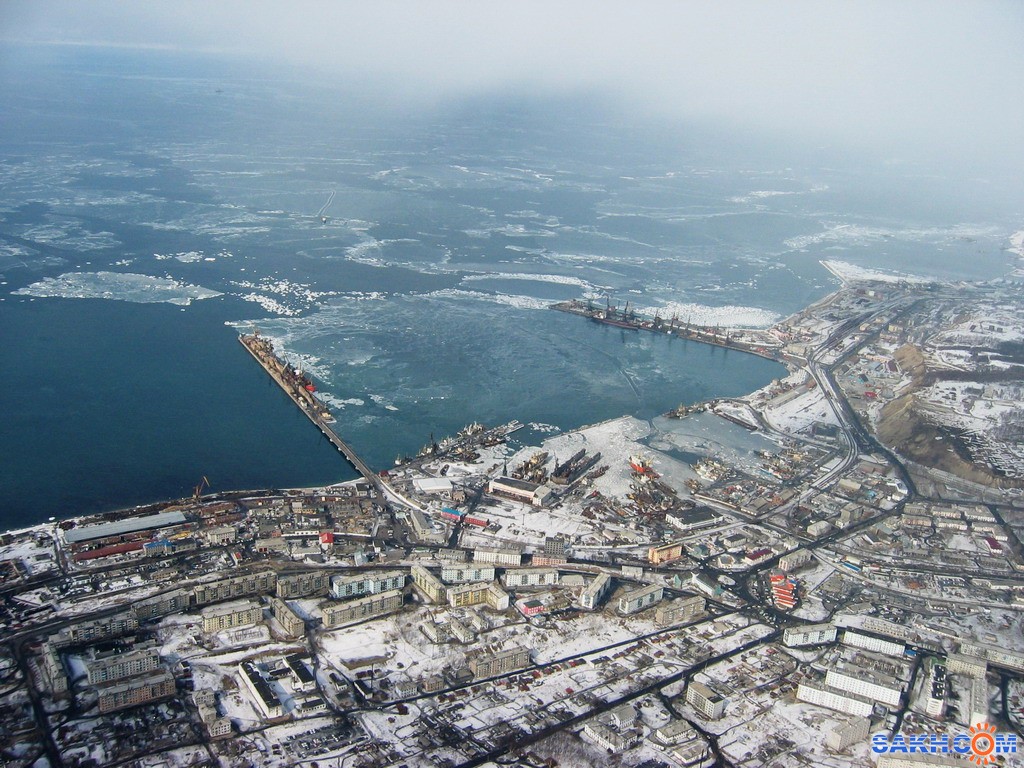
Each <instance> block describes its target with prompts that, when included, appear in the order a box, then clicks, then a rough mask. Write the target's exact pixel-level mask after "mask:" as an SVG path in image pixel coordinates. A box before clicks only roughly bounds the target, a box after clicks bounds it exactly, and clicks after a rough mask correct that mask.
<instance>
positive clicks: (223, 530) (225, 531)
mask: <svg viewBox="0 0 1024 768" xmlns="http://www.w3.org/2000/svg"><path fill="white" fill-rule="evenodd" d="M200 535H201V536H202V537H203V538H204V539H205V540H206V541H207V543H208V544H209V545H210V546H212V547H218V546H224V545H225V544H232V543H234V541H235V540H236V539H237V538H238V531H237V530H235V526H233V525H218V526H216V527H214V528H204V529H203V530H202V532H201V533H200Z"/></svg>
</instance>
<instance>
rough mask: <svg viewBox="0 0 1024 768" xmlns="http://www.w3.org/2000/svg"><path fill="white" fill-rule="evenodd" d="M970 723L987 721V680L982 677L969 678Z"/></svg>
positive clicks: (975, 723)
mask: <svg viewBox="0 0 1024 768" xmlns="http://www.w3.org/2000/svg"><path fill="white" fill-rule="evenodd" d="M970 710H971V719H970V724H971V725H977V724H978V723H987V722H988V681H987V680H985V678H983V677H975V678H972V679H971V698H970Z"/></svg>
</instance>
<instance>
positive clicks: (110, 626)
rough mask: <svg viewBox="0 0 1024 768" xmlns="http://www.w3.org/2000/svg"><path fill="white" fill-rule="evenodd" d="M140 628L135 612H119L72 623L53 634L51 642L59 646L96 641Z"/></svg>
mask: <svg viewBox="0 0 1024 768" xmlns="http://www.w3.org/2000/svg"><path fill="white" fill-rule="evenodd" d="M138 628H139V620H138V619H137V618H136V617H135V614H134V613H131V612H128V613H118V614H116V615H114V616H108V617H106V618H103V619H95V620H93V621H82V622H78V623H77V624H72V625H71V626H70V627H65V628H64V629H63V630H61V631H60V632H59V633H57V634H56V635H51V636H50V642H51V643H54V644H55V645H57V646H64V645H78V644H85V643H95V642H97V641H99V640H106V639H107V638H110V637H120V636H122V635H127V634H129V633H131V632H134V631H135V630H137V629H138Z"/></svg>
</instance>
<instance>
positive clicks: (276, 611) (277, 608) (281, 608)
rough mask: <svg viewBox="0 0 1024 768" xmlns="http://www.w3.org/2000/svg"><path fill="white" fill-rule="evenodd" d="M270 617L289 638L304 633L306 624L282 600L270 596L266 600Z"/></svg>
mask: <svg viewBox="0 0 1024 768" xmlns="http://www.w3.org/2000/svg"><path fill="white" fill-rule="evenodd" d="M267 603H268V604H269V605H270V613H271V615H272V616H273V617H274V618H275V619H277V622H278V624H280V625H281V628H282V629H283V630H284V632H285V634H286V635H288V636H289V637H299V636H300V635H304V634H305V633H306V622H305V621H303V619H302V617H301V616H299V615H298V614H297V613H296V612H295V611H293V610H292V609H291V607H290V606H289V605H288V603H286V602H285V601H284V600H282V599H280V598H278V597H274V596H273V595H271V596H270V597H268V598H267Z"/></svg>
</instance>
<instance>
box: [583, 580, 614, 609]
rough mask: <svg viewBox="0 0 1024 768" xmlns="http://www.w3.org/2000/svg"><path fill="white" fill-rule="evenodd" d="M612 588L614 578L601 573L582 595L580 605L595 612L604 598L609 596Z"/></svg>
mask: <svg viewBox="0 0 1024 768" xmlns="http://www.w3.org/2000/svg"><path fill="white" fill-rule="evenodd" d="M611 587H612V577H611V576H609V575H608V574H607V573H599V574H598V575H597V577H596V578H595V579H594V580H593V581H592V582H590V584H588V585H587V587H586V589H584V590H583V592H582V593H581V594H580V605H581V606H582V607H583V608H585V609H587V610H588V611H592V610H594V609H595V608H597V606H598V605H600V604H601V601H602V600H604V596H605V595H606V594H608V590H609V589H611Z"/></svg>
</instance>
